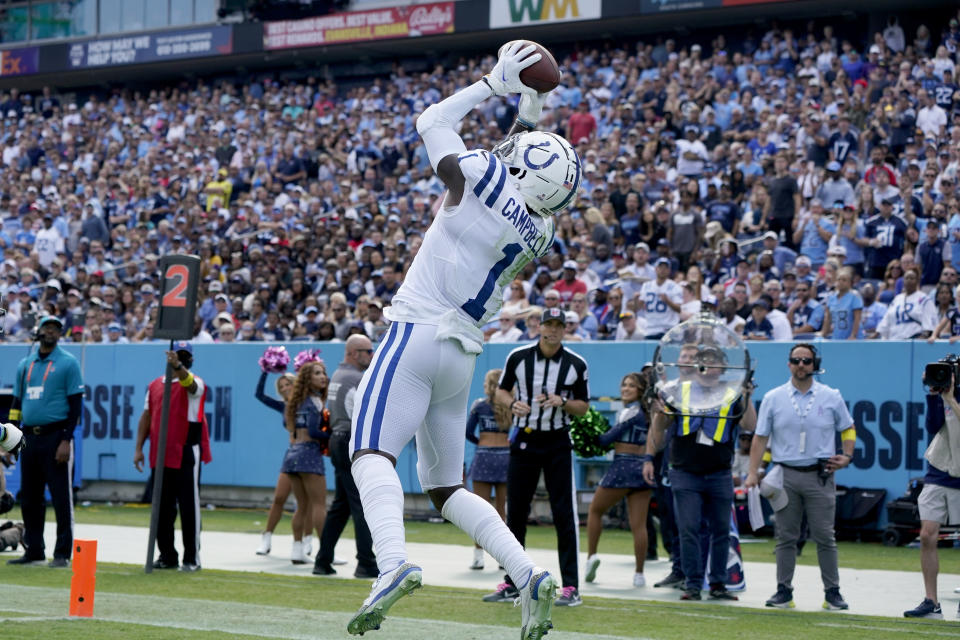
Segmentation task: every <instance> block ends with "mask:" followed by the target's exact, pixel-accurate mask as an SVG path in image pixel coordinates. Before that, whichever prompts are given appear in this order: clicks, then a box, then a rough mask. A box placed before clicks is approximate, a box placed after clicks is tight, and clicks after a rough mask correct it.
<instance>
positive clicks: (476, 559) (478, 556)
mask: <svg viewBox="0 0 960 640" xmlns="http://www.w3.org/2000/svg"><path fill="white" fill-rule="evenodd" d="M470 568H471V569H472V570H474V571H483V549H477V548H476V547H474V548H473V564H471V565H470Z"/></svg>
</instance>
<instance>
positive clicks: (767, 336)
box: [743, 294, 773, 340]
mask: <svg viewBox="0 0 960 640" xmlns="http://www.w3.org/2000/svg"><path fill="white" fill-rule="evenodd" d="M768 313H770V296H768V295H766V294H764V295H762V296H760V299H759V300H757V302H756V304H754V305H753V308H751V309H750V319H749V320H747V324H746V325H744V327H743V338H744V340H773V325H772V324H770V321H769V320H767V314H768Z"/></svg>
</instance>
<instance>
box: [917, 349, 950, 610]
mask: <svg viewBox="0 0 960 640" xmlns="http://www.w3.org/2000/svg"><path fill="white" fill-rule="evenodd" d="M958 365H960V358H958V357H957V356H955V355H950V356H947V357H946V358H944V359H943V360H941V361H940V362H934V363H931V364H928V365H927V367H926V369H925V370H924V373H923V384H924V385H926V386H927V387H929V393H928V394H927V420H926V427H927V434H928V436H929V437H930V438H931V442H930V446H929V447H927V451H926V453H925V454H924V457H925V458H926V459H927V473H926V475H925V476H924V477H923V490H922V491H921V492H920V497H919V498H918V499H917V507H918V509H919V511H920V571H921V573H922V574H923V587H924V591H925V597H924V599H923V602H921V603H920V604H919V605H917V606H916V607H915V608H913V609H911V610H909V611H904V612H903V616H904V617H905V618H937V619H941V618H943V613H942V611H941V610H940V602H939V600H938V599H937V574H938V573H939V570H940V561H939V558H938V555H937V540H938V538H939V534H940V525H945V524H960V404H957V387H956V382H957V380H958V378H960V376H958V375H957V374H958V370H960V366H958ZM957 616H958V617H960V609H958V610H957Z"/></svg>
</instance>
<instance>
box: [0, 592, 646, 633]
mask: <svg viewBox="0 0 960 640" xmlns="http://www.w3.org/2000/svg"><path fill="white" fill-rule="evenodd" d="M69 597H70V592H69V590H67V589H55V588H51V587H27V586H21V585H0V602H3V607H4V609H5V610H6V611H19V612H21V613H32V614H38V615H40V616H42V617H40V618H37V617H22V618H9V619H4V620H9V621H10V622H32V621H35V620H65V619H67V617H66V616H50V615H49V614H50V613H51V612H52V611H64V612H66V610H67V606H68V600H69ZM351 615H352V614H350V613H345V612H332V611H312V610H309V609H294V608H286V607H277V606H272V605H256V604H243V603H239V602H223V601H217V600H201V599H197V598H170V597H164V596H142V595H132V594H123V593H98V594H97V595H96V600H95V605H94V619H97V620H107V621H111V622H124V623H129V624H141V625H147V626H153V627H165V628H176V629H187V630H191V631H221V632H226V633H235V634H244V635H249V636H258V637H262V638H285V639H289V640H344V638H347V637H349V636H348V635H347V622H348V621H349V620H350V617H351ZM517 626H520V612H519V611H517ZM384 629H389V633H390V638H395V639H397V640H423V638H430V637H460V638H498V637H506V636H507V635H508V634H510V635H513V634H514V633H515V631H516V628H515V627H506V626H497V625H485V624H467V623H463V622H452V621H445V620H429V619H418V618H403V617H399V616H392V617H390V618H389V619H388V620H387V621H386V622H385V623H384ZM451 631H453V632H454V633H453V634H452V635H451ZM550 635H551V637H555V638H556V639H557V640H561V639H563V638H567V639H569V640H574V639H575V638H583V639H587V640H623V636H611V635H604V634H592V633H573V632H569V631H568V632H564V631H557V630H551V631H550ZM634 640H649V639H645V638H639V637H637V638H635V639H634Z"/></svg>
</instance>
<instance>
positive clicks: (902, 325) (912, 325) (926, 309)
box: [877, 291, 937, 340]
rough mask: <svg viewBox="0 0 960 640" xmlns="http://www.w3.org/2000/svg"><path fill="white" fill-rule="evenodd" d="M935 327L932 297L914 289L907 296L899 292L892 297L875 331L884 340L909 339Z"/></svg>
mask: <svg viewBox="0 0 960 640" xmlns="http://www.w3.org/2000/svg"><path fill="white" fill-rule="evenodd" d="M936 327H937V308H936V306H935V305H934V302H933V298H931V297H930V296H928V295H927V294H925V293H923V292H922V291H914V292H913V293H911V294H910V295H909V296H908V295H907V294H906V293H901V294H899V295H897V297H896V298H894V299H893V302H891V303H890V306H889V307H887V312H886V313H885V314H883V319H882V320H880V324H879V325H877V332H878V333H879V334H880V337H882V338H884V339H885V340H909V339H910V338H912V337H914V336H915V335H917V334H918V333H921V332H923V331H933V330H934V329H936Z"/></svg>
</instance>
